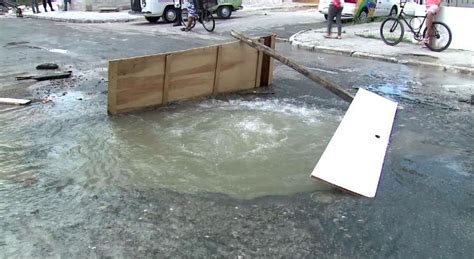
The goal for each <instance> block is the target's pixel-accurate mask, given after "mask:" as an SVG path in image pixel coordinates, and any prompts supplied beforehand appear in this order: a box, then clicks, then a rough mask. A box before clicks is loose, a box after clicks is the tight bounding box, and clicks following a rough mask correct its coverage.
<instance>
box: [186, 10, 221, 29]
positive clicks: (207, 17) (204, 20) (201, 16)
mask: <svg viewBox="0 0 474 259" xmlns="http://www.w3.org/2000/svg"><path fill="white" fill-rule="evenodd" d="M195 6H196V12H197V15H198V18H197V21H198V22H199V23H201V24H202V27H204V29H206V31H208V32H212V31H214V28H215V27H216V22H215V20H214V17H213V16H212V12H210V11H209V10H208V8H205V7H203V6H201V7H197V5H195ZM181 23H182V24H183V25H184V26H187V25H188V10H187V9H186V8H183V9H182V10H181ZM194 26H196V19H194V20H193V23H192V25H191V29H192V28H194Z"/></svg>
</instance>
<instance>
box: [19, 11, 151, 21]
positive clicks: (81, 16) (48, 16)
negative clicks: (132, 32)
mask: <svg viewBox="0 0 474 259" xmlns="http://www.w3.org/2000/svg"><path fill="white" fill-rule="evenodd" d="M42 10H43V9H42V8H41V9H40V11H42ZM23 16H24V17H27V18H35V19H44V20H51V21H58V22H71V23H108V22H131V21H140V20H142V21H144V20H145V18H143V16H142V15H140V14H130V13H128V11H120V12H113V13H99V12H81V11H67V12H63V11H57V10H56V11H54V12H51V11H48V12H47V13H45V12H42V13H39V14H33V13H32V12H31V10H30V11H25V12H24V13H23Z"/></svg>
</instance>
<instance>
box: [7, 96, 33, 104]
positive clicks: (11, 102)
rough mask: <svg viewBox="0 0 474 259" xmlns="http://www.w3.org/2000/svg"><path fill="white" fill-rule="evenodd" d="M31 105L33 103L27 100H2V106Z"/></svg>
mask: <svg viewBox="0 0 474 259" xmlns="http://www.w3.org/2000/svg"><path fill="white" fill-rule="evenodd" d="M30 103H31V100H27V99H16V98H0V104H10V105H27V104H30Z"/></svg>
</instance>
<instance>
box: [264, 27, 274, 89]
mask: <svg viewBox="0 0 474 259" xmlns="http://www.w3.org/2000/svg"><path fill="white" fill-rule="evenodd" d="M269 38H270V44H269V46H268V47H270V48H272V49H275V43H276V35H275V34H273V35H272V36H270V37H269ZM268 58H269V60H268V63H269V64H268V70H267V71H268V78H267V82H266V84H265V86H270V85H272V84H273V63H274V61H273V58H270V57H268Z"/></svg>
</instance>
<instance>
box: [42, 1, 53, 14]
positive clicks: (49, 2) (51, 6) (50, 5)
mask: <svg viewBox="0 0 474 259" xmlns="http://www.w3.org/2000/svg"><path fill="white" fill-rule="evenodd" d="M46 2H47V3H48V4H49V7H50V8H51V12H53V11H54V9H53V5H52V4H51V0H43V7H44V11H45V12H48V10H47V9H46Z"/></svg>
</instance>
